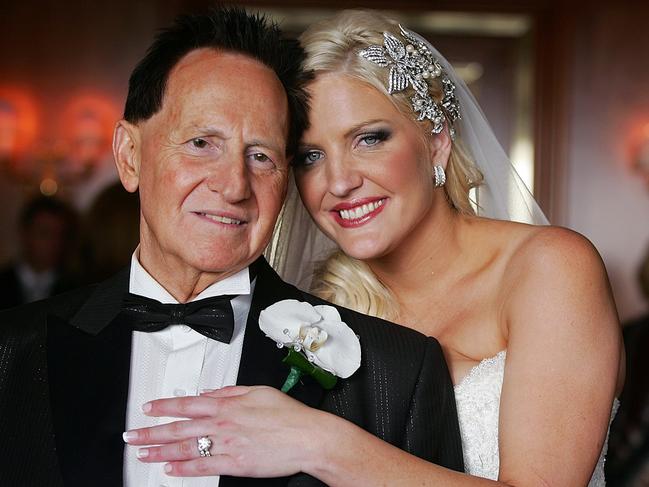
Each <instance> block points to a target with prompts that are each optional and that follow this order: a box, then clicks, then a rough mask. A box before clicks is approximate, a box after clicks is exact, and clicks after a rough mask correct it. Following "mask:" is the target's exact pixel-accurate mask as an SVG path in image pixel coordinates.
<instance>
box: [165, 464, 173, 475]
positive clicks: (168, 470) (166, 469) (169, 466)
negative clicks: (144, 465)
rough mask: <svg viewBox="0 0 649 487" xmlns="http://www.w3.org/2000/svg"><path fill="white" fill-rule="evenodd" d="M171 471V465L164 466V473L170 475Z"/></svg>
mask: <svg viewBox="0 0 649 487" xmlns="http://www.w3.org/2000/svg"><path fill="white" fill-rule="evenodd" d="M172 470H173V467H172V466H171V463H167V464H166V465H165V473H171V471H172Z"/></svg>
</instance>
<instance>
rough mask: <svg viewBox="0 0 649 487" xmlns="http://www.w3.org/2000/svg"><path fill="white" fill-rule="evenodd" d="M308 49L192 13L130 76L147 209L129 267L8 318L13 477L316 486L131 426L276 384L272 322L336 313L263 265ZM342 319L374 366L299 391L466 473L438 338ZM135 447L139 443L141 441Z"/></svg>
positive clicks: (2, 337)
mask: <svg viewBox="0 0 649 487" xmlns="http://www.w3.org/2000/svg"><path fill="white" fill-rule="evenodd" d="M301 57H302V54H301V51H300V49H299V47H298V46H297V44H296V43H295V42H294V41H284V40H281V38H280V36H279V32H278V31H277V29H276V28H275V27H272V26H271V27H269V26H267V25H266V23H265V22H264V20H263V19H260V18H258V17H256V16H251V15H248V14H246V13H245V12H243V11H241V10H236V9H235V10H232V9H218V10H214V11H212V12H211V13H210V14H209V15H204V16H193V17H184V18H182V19H180V20H179V21H177V23H176V24H175V25H174V26H173V27H171V28H170V29H168V30H166V31H164V32H162V33H161V34H160V35H159V36H158V37H157V39H156V41H155V42H154V44H153V45H152V47H151V48H150V49H149V51H148V52H147V55H146V56H145V58H144V59H143V60H142V61H141V62H140V64H139V65H138V66H137V67H136V69H135V70H134V72H133V74H132V76H131V80H130V84H129V94H128V99H127V102H126V109H125V117H124V118H125V119H124V120H122V121H120V122H119V123H118V124H117V127H116V130H115V138H114V152H115V158H116V161H117V167H118V170H119V174H120V178H121V181H122V184H123V185H124V187H125V188H126V189H127V190H128V191H132V192H133V191H139V195H140V202H141V205H140V207H141V222H140V227H141V228H140V245H139V248H138V249H137V251H136V252H135V254H134V255H133V258H132V262H131V265H130V267H129V268H128V269H125V270H124V271H123V272H121V273H119V274H118V275H116V276H114V277H113V278H111V279H109V280H107V281H105V282H103V283H100V284H99V285H96V286H92V287H88V288H84V289H80V290H76V291H73V292H70V293H68V294H65V295H62V296H59V297H56V298H52V299H50V300H47V301H43V302H40V303H36V304H33V305H28V306H24V307H21V308H17V309H15V310H11V311H8V312H5V313H3V314H0V322H1V323H2V325H3V326H0V366H1V367H2V373H1V374H0V484H1V485H3V486H10V485H13V486H18V485H20V486H22V487H25V486H36V485H37V486H45V485H66V486H69V485H75V486H76V485H84V486H87V485H93V486H100V485H106V486H115V485H121V484H122V482H124V483H125V484H126V485H130V486H137V487H141V486H154V485H155V486H158V485H169V486H171V485H179V486H180V485H183V486H208V485H210V486H214V485H221V486H222V487H227V486H228V485H230V486H235V485H298V484H299V485H318V484H319V482H318V481H317V480H315V479H313V478H312V477H310V476H308V475H306V474H305V473H299V472H293V473H294V475H292V476H288V477H280V478H274V479H263V478H258V479H252V478H246V477H245V475H246V473H245V472H242V473H241V477H225V476H222V477H220V478H219V477H217V476H213V477H196V478H181V477H169V476H167V475H166V472H165V470H164V468H163V467H164V465H163V464H161V463H155V462H154V463H149V462H145V461H141V460H143V459H142V458H138V456H140V457H141V455H138V454H137V448H136V447H134V446H131V445H130V444H129V445H127V446H126V447H125V444H124V442H123V439H122V432H123V431H127V430H128V431H129V432H131V433H130V434H131V435H132V431H133V429H136V428H142V427H148V426H153V425H155V424H163V423H168V422H169V421H171V420H172V419H170V418H153V417H151V416H150V415H147V414H145V411H146V409H147V408H146V407H145V408H144V410H143V405H144V404H145V403H148V401H150V400H152V399H158V398H173V397H174V396H175V397H176V398H178V399H177V401H183V398H184V400H185V402H183V403H179V404H185V407H186V405H187V401H186V400H187V399H188V396H197V395H198V394H200V393H201V391H204V390H206V389H218V388H221V387H223V386H227V385H233V384H243V385H257V384H260V385H268V386H273V387H276V388H279V387H280V386H281V385H282V382H283V380H284V379H285V378H286V374H287V372H288V370H289V369H288V367H286V365H284V364H283V363H281V360H282V357H283V356H284V353H283V352H284V351H283V350H280V349H279V348H277V347H276V345H275V343H273V341H272V340H270V339H268V338H267V337H265V336H264V333H263V332H262V331H261V330H260V328H259V325H258V322H259V315H260V312H261V311H262V310H263V309H265V308H267V307H268V306H270V305H272V304H274V303H276V302H278V301H282V300H285V299H295V300H298V301H303V302H308V303H313V304H322V301H321V300H318V299H317V298H315V297H313V296H310V295H308V294H306V293H303V292H301V291H299V290H298V289H296V288H294V287H293V286H290V285H288V284H286V283H284V282H283V281H281V280H280V279H279V277H278V276H277V275H276V274H275V273H274V272H273V270H272V269H271V268H270V266H269V265H268V264H267V263H266V262H265V261H264V260H263V258H261V257H260V255H261V253H262V251H263V249H264V248H265V246H266V245H267V244H268V242H269V240H270V238H271V233H272V231H273V226H274V223H275V220H276V218H277V216H278V213H279V211H280V208H281V205H282V201H283V199H284V196H285V192H286V184H287V177H288V170H289V166H288V158H289V157H290V155H291V153H292V151H293V149H294V148H295V144H296V139H297V137H298V136H299V133H300V131H301V130H302V128H303V127H304V125H305V100H304V94H303V92H302V91H301V89H300V83H301V76H302V75H301V74H300V71H299V64H300V60H301ZM339 312H340V315H341V317H342V321H344V322H346V323H347V324H348V325H349V326H350V327H351V328H352V329H353V330H354V333H355V334H357V335H359V336H360V343H361V345H362V354H363V355H362V359H361V365H360V368H359V369H358V370H357V371H356V373H355V374H354V375H353V376H351V377H350V378H349V379H347V380H345V381H344V384H343V386H342V387H341V386H340V385H339V386H337V387H336V388H334V389H332V390H331V391H327V392H325V391H323V390H322V389H321V388H320V387H319V386H318V384H316V383H315V382H313V381H311V382H309V381H308V380H306V381H304V383H303V384H298V385H296V386H295V388H294V389H293V390H292V391H291V394H292V395H293V396H294V397H296V398H298V399H300V400H302V401H304V402H306V403H307V404H309V405H311V406H315V407H319V408H321V409H324V410H327V411H329V412H333V413H335V414H338V415H341V416H344V417H347V418H350V419H352V420H353V421H355V422H357V423H359V424H361V425H362V426H363V427H364V428H366V429H367V430H369V431H370V432H372V433H374V434H376V435H378V436H380V437H382V438H383V439H385V440H386V441H389V442H390V443H392V444H394V445H396V446H398V447H401V448H403V449H406V450H408V451H410V452H412V453H414V454H416V455H419V456H421V457H423V458H426V459H428V460H431V461H435V462H437V463H441V464H443V465H446V466H449V467H451V468H456V469H460V468H461V466H462V458H461V450H460V447H459V436H458V427H457V419H456V418H455V406H454V402H453V396H452V388H451V385H450V379H449V377H448V372H447V370H446V366H445V364H444V361H443V358H442V355H441V351H440V348H439V346H438V345H437V343H436V342H435V341H434V340H432V339H426V338H425V337H423V336H421V335H420V334H418V333H416V332H413V331H411V330H406V329H403V328H401V327H398V326H396V325H391V324H387V323H385V322H382V321H381V320H377V319H374V318H369V317H366V316H364V315H360V314H357V313H353V312H351V311H349V310H345V309H342V308H341V309H339ZM388 350H389V353H388ZM404 357H407V360H404ZM199 399H200V398H199V397H195V398H193V399H189V400H190V401H195V400H199ZM174 400H176V399H171V401H174ZM377 402H380V403H382V404H385V405H386V407H385V408H383V409H382V408H378V407H377V406H376V403H377ZM440 416H442V417H440ZM209 434H212V433H206V435H209ZM125 439H126V440H127V441H129V443H132V442H133V441H132V440H133V436H129V434H128V433H127V435H126V436H125ZM213 439H215V438H213ZM215 440H216V439H215ZM442 442H444V444H441V443H442ZM210 443H211V441H210V438H209V437H208V436H194V437H193V438H191V439H190V440H189V445H190V448H189V450H187V449H185V451H186V452H187V454H188V456H189V457H190V458H187V459H186V460H189V461H191V460H192V457H193V458H194V459H199V461H205V462H207V461H210V458H209V455H210ZM185 444H187V442H185ZM201 456H202V457H206V458H201ZM213 458H216V457H213ZM208 473H214V474H215V475H218V472H208ZM282 475H287V473H286V472H285V473H282Z"/></svg>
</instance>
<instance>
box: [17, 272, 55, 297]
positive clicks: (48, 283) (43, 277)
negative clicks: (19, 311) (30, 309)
mask: <svg viewBox="0 0 649 487" xmlns="http://www.w3.org/2000/svg"><path fill="white" fill-rule="evenodd" d="M16 274H18V280H19V281H20V285H21V288H22V292H23V297H24V298H25V303H32V302H34V301H38V300H39V299H45V298H47V297H49V295H50V294H51V292H52V286H53V285H54V281H55V279H56V273H55V272H54V271H53V270H49V271H44V272H36V271H35V270H34V269H32V268H31V266H29V265H28V264H26V263H25V262H21V263H19V264H18V265H17V266H16Z"/></svg>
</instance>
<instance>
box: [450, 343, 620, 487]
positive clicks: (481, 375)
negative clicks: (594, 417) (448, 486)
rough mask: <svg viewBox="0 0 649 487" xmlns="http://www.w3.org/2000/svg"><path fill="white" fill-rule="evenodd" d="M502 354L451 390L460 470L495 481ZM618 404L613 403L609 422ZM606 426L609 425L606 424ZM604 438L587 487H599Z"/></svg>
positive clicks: (484, 364) (472, 372) (479, 367)
mask: <svg viewBox="0 0 649 487" xmlns="http://www.w3.org/2000/svg"><path fill="white" fill-rule="evenodd" d="M506 357H507V352H506V350H503V351H502V352H500V353H498V354H497V355H496V356H494V357H489V358H486V359H484V360H482V361H481V362H480V363H479V364H478V365H476V366H475V367H473V368H472V369H471V371H470V372H469V374H468V375H467V376H466V377H464V379H462V380H461V381H460V383H459V384H457V385H456V386H455V401H456V404H457V414H458V419H459V423H460V434H461V436H462V450H463V453H464V468H465V470H466V472H467V473H468V474H470V475H474V476H477V477H483V478H487V479H491V480H497V479H498V471H499V468H500V459H499V452H498V419H499V410H500V394H501V390H502V384H503V377H504V373H505V359H506ZM618 407H619V401H618V400H617V398H616V399H615V401H614V403H613V409H612V411H611V421H612V420H613V417H614V416H615V413H616V412H617V409H618ZM609 424H610V423H609ZM607 449H608V434H607V437H606V442H605V443H604V447H603V448H602V453H601V455H600V458H599V461H598V462H597V466H596V467H595V471H594V472H593V476H592V478H591V480H590V483H589V484H588V487H603V486H605V485H606V482H605V480H604V461H605V456H606V451H607Z"/></svg>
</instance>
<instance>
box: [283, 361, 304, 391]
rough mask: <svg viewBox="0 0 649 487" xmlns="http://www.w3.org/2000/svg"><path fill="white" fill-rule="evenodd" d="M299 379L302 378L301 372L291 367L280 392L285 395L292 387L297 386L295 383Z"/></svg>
mask: <svg viewBox="0 0 649 487" xmlns="http://www.w3.org/2000/svg"><path fill="white" fill-rule="evenodd" d="M300 377H302V370H300V369H299V368H298V367H296V366H294V365H292V366H291V371H290V372H289V373H288V377H287V378H286V380H285V381H284V385H283V386H282V392H284V393H286V392H288V391H290V390H291V389H292V388H293V386H294V385H295V384H297V381H299V380H300Z"/></svg>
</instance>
